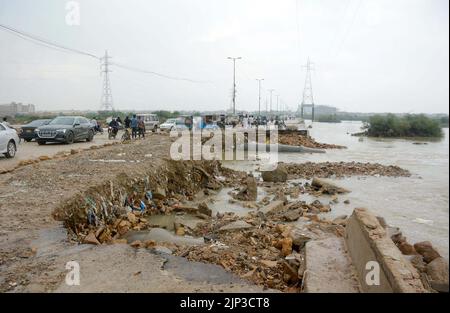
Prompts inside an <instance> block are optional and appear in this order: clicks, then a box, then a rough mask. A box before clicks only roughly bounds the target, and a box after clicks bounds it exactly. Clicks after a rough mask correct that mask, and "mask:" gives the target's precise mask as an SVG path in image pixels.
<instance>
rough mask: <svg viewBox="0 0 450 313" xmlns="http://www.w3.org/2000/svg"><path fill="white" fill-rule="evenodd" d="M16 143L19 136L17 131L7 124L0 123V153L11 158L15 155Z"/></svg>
mask: <svg viewBox="0 0 450 313" xmlns="http://www.w3.org/2000/svg"><path fill="white" fill-rule="evenodd" d="M18 144H19V136H18V135H17V132H16V131H15V130H14V129H12V128H10V127H8V126H7V125H5V124H3V123H0V153H2V154H4V155H5V156H6V157H7V158H13V157H14V156H15V155H16V152H17V146H18Z"/></svg>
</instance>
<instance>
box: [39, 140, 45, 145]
mask: <svg viewBox="0 0 450 313" xmlns="http://www.w3.org/2000/svg"><path fill="white" fill-rule="evenodd" d="M37 143H38V145H40V146H43V145H45V144H46V142H45V141H44V140H38V142H37Z"/></svg>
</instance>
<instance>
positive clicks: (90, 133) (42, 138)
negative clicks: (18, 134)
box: [35, 116, 94, 145]
mask: <svg viewBox="0 0 450 313" xmlns="http://www.w3.org/2000/svg"><path fill="white" fill-rule="evenodd" d="M35 132H36V135H37V138H36V141H37V142H38V144H40V145H45V144H46V143H47V142H63V143H67V144H71V143H73V142H75V141H81V140H86V141H92V139H94V128H93V127H92V124H91V122H90V121H89V120H88V119H87V118H84V117H82V116H59V117H57V118H55V119H53V120H52V121H51V122H50V123H48V124H47V125H43V126H40V127H38V128H36V130H35Z"/></svg>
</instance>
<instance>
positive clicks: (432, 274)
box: [426, 257, 449, 292]
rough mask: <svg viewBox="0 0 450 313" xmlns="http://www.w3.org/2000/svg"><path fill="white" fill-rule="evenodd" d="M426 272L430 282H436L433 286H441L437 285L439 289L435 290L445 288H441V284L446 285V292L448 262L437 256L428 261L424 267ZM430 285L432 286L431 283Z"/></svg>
mask: <svg viewBox="0 0 450 313" xmlns="http://www.w3.org/2000/svg"><path fill="white" fill-rule="evenodd" d="M426 273H427V275H428V277H429V278H430V280H431V281H432V282H434V283H436V284H435V287H437V286H441V287H437V288H439V289H440V290H437V291H441V292H443V290H445V288H442V286H445V285H446V286H447V287H446V290H447V292H448V275H449V273H448V263H447V261H445V259H444V258H443V257H437V258H435V259H434V260H433V261H431V262H430V263H428V264H427V267H426ZM432 287H433V285H432ZM433 288H434V287H433Z"/></svg>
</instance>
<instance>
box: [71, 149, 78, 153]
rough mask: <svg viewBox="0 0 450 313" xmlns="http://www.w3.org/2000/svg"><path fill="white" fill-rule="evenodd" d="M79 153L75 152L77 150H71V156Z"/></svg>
mask: <svg viewBox="0 0 450 313" xmlns="http://www.w3.org/2000/svg"><path fill="white" fill-rule="evenodd" d="M77 153H78V150H75V149H71V150H70V154H77Z"/></svg>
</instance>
